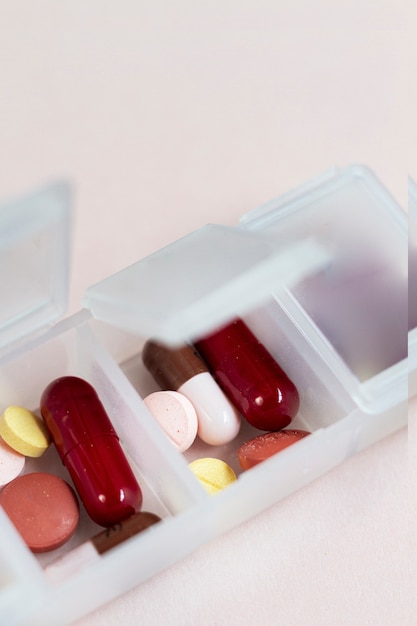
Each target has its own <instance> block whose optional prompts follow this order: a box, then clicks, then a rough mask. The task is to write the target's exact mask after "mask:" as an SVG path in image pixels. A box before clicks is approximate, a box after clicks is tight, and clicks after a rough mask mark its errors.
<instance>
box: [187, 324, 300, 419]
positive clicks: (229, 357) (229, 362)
mask: <svg viewBox="0 0 417 626" xmlns="http://www.w3.org/2000/svg"><path fill="white" fill-rule="evenodd" d="M195 346H196V348H197V350H198V351H199V353H200V354H201V356H202V357H203V359H204V360H205V362H206V363H207V365H208V367H209V369H210V370H211V372H212V374H213V376H214V377H215V379H216V380H217V382H218V383H219V385H220V387H221V388H222V389H223V391H224V392H225V394H226V395H227V396H228V398H229V400H231V402H233V403H234V405H235V406H236V407H237V408H238V409H239V410H240V412H241V413H242V415H243V417H244V418H245V419H246V420H247V421H248V422H249V423H250V424H252V426H254V427H255V428H259V429H260V430H269V431H275V430H280V429H281V428H285V427H286V426H288V424H289V423H290V422H291V420H292V419H293V418H294V417H295V415H296V413H297V411H298V408H299V404H300V400H299V396H298V392H297V389H296V387H295V385H294V384H293V382H292V381H291V380H290V379H289V378H288V376H287V375H286V374H285V372H284V371H283V370H282V369H281V367H280V366H279V365H278V363H277V362H276V361H275V359H274V358H273V357H272V355H271V354H270V353H269V352H268V351H267V349H266V348H265V346H263V345H262V344H261V343H260V342H259V341H258V339H257V338H256V337H255V335H254V334H253V333H252V332H251V331H250V330H249V328H248V327H247V326H246V324H245V323H244V322H243V321H242V320H240V319H237V320H235V321H234V322H232V323H231V324H228V325H227V326H224V327H223V328H221V329H220V330H217V331H216V332H214V333H212V334H211V335H209V336H207V337H205V338H203V339H199V340H198V341H197V342H196V344H195Z"/></svg>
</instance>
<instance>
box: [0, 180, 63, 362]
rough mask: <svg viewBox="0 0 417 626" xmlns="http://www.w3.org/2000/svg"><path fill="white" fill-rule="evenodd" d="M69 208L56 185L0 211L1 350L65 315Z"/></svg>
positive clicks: (60, 187)
mask: <svg viewBox="0 0 417 626" xmlns="http://www.w3.org/2000/svg"><path fill="white" fill-rule="evenodd" d="M69 205H70V193H69V187H68V186H67V185H66V184H64V183H56V184H53V185H51V186H49V187H47V188H45V189H43V190H41V191H39V192H37V193H35V194H33V195H30V196H28V197H26V198H24V199H19V200H15V201H12V202H9V203H7V204H2V205H1V206H0V290H1V294H2V305H1V308H0V350H1V349H3V348H4V347H6V346H9V345H10V344H11V343H13V342H14V341H16V340H18V339H20V338H22V337H24V336H26V335H28V334H29V333H31V332H33V331H35V330H37V329H39V328H41V327H43V326H45V325H47V324H50V323H52V322H54V321H56V320H57V319H58V317H60V316H61V315H62V314H63V313H64V312H65V310H66V306H67V295H68V264H69V234H70V206H69Z"/></svg>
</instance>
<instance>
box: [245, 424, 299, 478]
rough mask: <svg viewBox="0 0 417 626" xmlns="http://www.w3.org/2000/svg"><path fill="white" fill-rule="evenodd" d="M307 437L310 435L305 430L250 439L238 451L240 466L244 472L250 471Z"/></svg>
mask: <svg viewBox="0 0 417 626" xmlns="http://www.w3.org/2000/svg"><path fill="white" fill-rule="evenodd" d="M307 435H310V433H309V432H308V431H306V430H296V429H287V430H279V431H276V432H272V433H264V434H262V435H259V436H258V437H255V438H254V439H250V441H246V442H245V443H244V444H243V445H241V446H240V448H239V450H238V457H239V463H240V466H241V468H242V469H244V470H247V469H250V468H251V467H254V466H255V465H258V463H262V461H265V459H268V458H269V457H271V456H273V455H274V454H277V453H278V452H281V450H284V448H288V446H290V445H292V444H293V443H295V442H296V441H299V440H300V439H303V438H304V437H306V436H307Z"/></svg>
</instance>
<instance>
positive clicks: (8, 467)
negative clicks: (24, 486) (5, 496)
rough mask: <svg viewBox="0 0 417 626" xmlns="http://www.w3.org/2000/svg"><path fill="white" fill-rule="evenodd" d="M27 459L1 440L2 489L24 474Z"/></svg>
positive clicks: (0, 473) (0, 476)
mask: <svg viewBox="0 0 417 626" xmlns="http://www.w3.org/2000/svg"><path fill="white" fill-rule="evenodd" d="M24 467H25V457H24V456H23V454H20V452H16V450H13V448H11V447H10V446H9V445H8V444H7V443H6V442H5V441H3V439H1V438H0V489H1V488H2V487H4V485H7V483H10V482H11V481H12V480H13V479H14V478H16V476H19V474H21V473H22V471H23V468H24Z"/></svg>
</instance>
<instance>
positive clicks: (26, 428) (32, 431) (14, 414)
mask: <svg viewBox="0 0 417 626" xmlns="http://www.w3.org/2000/svg"><path fill="white" fill-rule="evenodd" d="M0 436H1V437H2V439H3V440H4V441H5V442H6V443H7V444H9V446H10V447H11V448H13V449H14V450H16V451H17V452H20V454H24V455H25V456H30V457H39V456H41V455H42V454H43V453H44V452H45V450H46V449H47V448H48V446H49V444H50V442H51V438H50V435H49V431H48V429H47V428H46V426H45V424H44V422H43V421H42V419H41V418H40V417H38V416H37V415H35V414H34V413H32V411H28V410H27V409H24V408H22V407H20V406H9V407H7V409H6V410H5V411H4V413H3V415H2V416H1V417H0Z"/></svg>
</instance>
